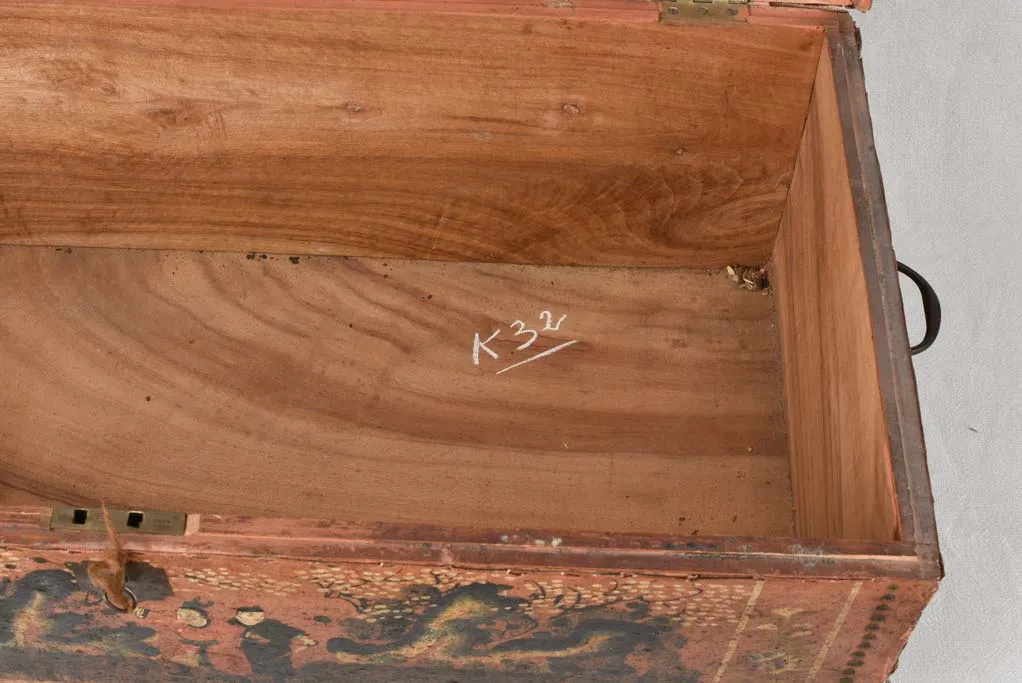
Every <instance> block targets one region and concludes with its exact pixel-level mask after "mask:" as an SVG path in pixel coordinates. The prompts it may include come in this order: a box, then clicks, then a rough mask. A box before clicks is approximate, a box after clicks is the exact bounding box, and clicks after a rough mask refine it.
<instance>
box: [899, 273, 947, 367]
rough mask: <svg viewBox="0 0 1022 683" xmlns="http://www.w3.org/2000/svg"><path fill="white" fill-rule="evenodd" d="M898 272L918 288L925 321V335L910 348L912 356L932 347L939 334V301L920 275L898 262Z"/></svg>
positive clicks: (935, 293)
mask: <svg viewBox="0 0 1022 683" xmlns="http://www.w3.org/2000/svg"><path fill="white" fill-rule="evenodd" d="M898 272H899V273H904V274H905V275H907V276H908V279H909V280H911V281H912V282H914V283H915V285H916V287H918V288H919V294H920V296H922V298H923V317H924V318H925V319H926V334H925V335H923V340H922V341H921V342H919V343H918V344H916V345H915V346H913V347H912V355H913V356H914V355H916V354H919V353H922V352H923V351H925V350H926V349H928V348H930V346H932V345H933V342H935V341H936V340H937V334H939V333H940V299H939V298H938V297H937V292H935V291H934V290H933V287H931V286H930V283H929V282H927V281H926V278H924V277H923V276H922V275H920V274H919V273H917V272H916V271H914V270H912V269H911V268H909V267H908V266H906V265H905V264H904V263H902V262H901V261H898Z"/></svg>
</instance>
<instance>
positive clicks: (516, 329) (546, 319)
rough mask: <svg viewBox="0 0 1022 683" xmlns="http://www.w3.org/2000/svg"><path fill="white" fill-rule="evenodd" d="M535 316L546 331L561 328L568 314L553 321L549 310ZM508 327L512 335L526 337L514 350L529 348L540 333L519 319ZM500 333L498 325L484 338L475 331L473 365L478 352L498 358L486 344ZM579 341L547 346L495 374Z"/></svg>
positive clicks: (548, 354) (477, 362)
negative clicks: (543, 349) (547, 347)
mask: <svg viewBox="0 0 1022 683" xmlns="http://www.w3.org/2000/svg"><path fill="white" fill-rule="evenodd" d="M537 317H538V318H539V319H540V320H541V321H542V322H543V329H542V331H543V332H547V331H553V332H557V331H559V330H560V329H561V324H562V323H563V322H564V321H565V319H567V317H568V315H567V314H564V315H561V317H560V318H558V319H557V322H554V316H553V314H552V313H551V312H550V311H541V312H540V314H539V316H537ZM508 327H510V328H511V334H512V335H513V336H515V337H527V339H526V340H525V341H523V342H522V343H521V344H519V345H518V346H517V347H515V351H524V350H525V349H527V348H529V347H530V346H532V345H533V344H534V343H536V340H537V339H539V336H540V333H539V332H537V331H536V330H534V329H532V328H530V327H527V326H526V324H525V323H524V322H523V321H521V320H515V321H514V322H512V323H510V324H509V325H508ZM500 333H501V328H499V327H498V328H497V329H496V330H494V331H493V333H492V334H491V335H490V336H489V337H487V338H486V339H483V338H482V337H480V336H479V333H478V332H476V333H475V338H474V339H473V341H472V364H473V365H479V358H480V352H485V353H486V354H487V355H488V356H489V357H490V358H492V359H493V360H500V354H498V353H497V352H496V351H494V350H493V349H491V348H490V347H489V346H488V344H490V343H492V342H493V341H494V340H495V339H496V338H497V337H498V336H500ZM579 341H580V340H578V339H572V340H571V341H567V342H564V343H562V344H558V345H557V346H554V347H552V348H549V349H547V350H546V351H542V352H540V353H537V354H536V355H534V356H530V357H529V358H526V359H524V360H520V361H518V362H517V363H512V364H511V365H508V366H507V367H505V368H502V369H500V370H497V372H496V374H498V375H502V374H504V373H505V372H507V371H508V370H512V369H514V368H517V367H520V366H522V365H525V364H527V363H532V362H533V361H537V360H539V359H540V358H546V357H547V356H552V355H553V354H555V353H557V352H558V351H561V350H563V349H566V348H568V347H569V346H572V345H573V344H577V343H579Z"/></svg>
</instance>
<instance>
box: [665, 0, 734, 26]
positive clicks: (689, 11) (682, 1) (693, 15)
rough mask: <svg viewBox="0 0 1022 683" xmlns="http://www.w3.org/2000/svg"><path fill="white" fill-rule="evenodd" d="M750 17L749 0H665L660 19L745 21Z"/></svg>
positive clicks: (670, 20) (666, 20)
mask: <svg viewBox="0 0 1022 683" xmlns="http://www.w3.org/2000/svg"><path fill="white" fill-rule="evenodd" d="M748 17H749V0H663V1H662V2H661V3H660V20H661V21H663V22H666V23H671V22H675V21H692V20H716V21H744V20H746V19H748Z"/></svg>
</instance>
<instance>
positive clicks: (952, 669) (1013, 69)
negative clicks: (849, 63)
mask: <svg viewBox="0 0 1022 683" xmlns="http://www.w3.org/2000/svg"><path fill="white" fill-rule="evenodd" d="M856 21H857V22H858V24H859V26H860V28H861V30H862V38H863V52H864V62H865V68H866V85H867V88H868V91H869V96H870V98H869V99H870V109H871V111H872V113H873V125H874V132H875V136H876V143H877V150H878V154H879V156H880V165H881V168H882V169H883V173H884V184H885V186H886V191H887V204H888V209H889V211H890V216H891V226H892V230H893V233H894V246H895V249H896V250H897V253H898V258H899V259H900V260H902V261H904V262H905V263H907V264H908V265H910V266H912V267H913V268H915V269H916V270H918V271H920V272H921V273H922V274H923V275H924V276H926V277H927V278H928V279H929V280H930V282H931V283H932V284H933V286H934V288H935V289H936V290H937V292H938V293H939V294H940V297H941V302H942V304H943V310H944V327H943V330H942V332H941V337H940V339H939V340H938V341H937V343H936V344H935V345H934V346H933V347H932V348H931V349H930V350H929V351H928V352H926V353H924V354H922V355H920V356H917V357H916V358H915V368H916V376H917V379H918V382H919V394H920V402H921V404H922V413H923V427H924V429H925V431H926V442H927V447H928V451H929V463H930V475H931V477H932V480H933V493H934V497H935V498H936V507H937V526H938V529H939V532H940V541H941V547H942V551H943V556H944V565H945V571H946V573H947V578H946V579H945V580H944V581H943V583H942V584H941V587H940V590H939V591H938V593H937V597H936V598H935V599H934V601H933V603H932V604H931V605H930V607H929V608H928V609H927V611H926V613H925V614H924V615H923V619H922V621H921V622H920V624H919V627H918V628H917V630H916V632H915V634H914V635H913V638H912V640H911V641H910V644H909V646H908V648H907V649H906V650H905V653H904V654H903V655H902V658H901V665H900V668H899V670H898V672H897V674H896V675H895V676H894V678H893V680H894V681H896V683H916V682H917V681H918V682H925V683H942V682H944V681H947V682H949V683H951V682H953V683H984V682H986V681H1012V682H1015V681H1022V0H875V2H874V9H873V10H872V11H871V12H869V13H867V14H864V15H863V14H859V15H857V16H856ZM902 291H903V293H904V295H905V301H906V308H908V309H909V311H908V315H909V329H910V334H914V336H913V339H915V340H918V339H919V338H921V335H922V320H921V313H920V307H919V303H918V295H916V294H915V291H914V288H913V287H912V285H911V284H910V283H907V282H906V281H904V280H903V288H902Z"/></svg>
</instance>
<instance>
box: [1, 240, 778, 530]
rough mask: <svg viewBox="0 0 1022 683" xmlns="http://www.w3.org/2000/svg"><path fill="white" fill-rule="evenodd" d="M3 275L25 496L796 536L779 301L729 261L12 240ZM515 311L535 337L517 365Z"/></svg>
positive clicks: (6, 473) (9, 419)
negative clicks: (623, 264)
mask: <svg viewBox="0 0 1022 683" xmlns="http://www.w3.org/2000/svg"><path fill="white" fill-rule="evenodd" d="M292 261H297V263H294V262H292ZM0 270H2V271H3V272H4V273H5V274H6V275H5V277H6V279H7V282H8V283H11V284H9V285H8V286H6V287H5V288H4V289H3V290H0V326H2V327H0V331H2V335H0V374H2V376H3V377H4V378H5V382H6V384H7V390H5V392H3V395H2V397H0V473H2V479H3V481H4V482H5V483H6V484H7V485H8V486H10V487H13V488H16V489H20V490H23V491H27V492H28V493H30V494H32V495H35V496H41V497H45V498H48V499H51V500H57V501H62V502H67V503H74V504H79V503H84V502H88V501H93V502H94V501H96V500H98V499H100V498H103V499H105V500H106V502H107V504H108V505H110V506H111V507H141V508H143V509H144V508H152V509H170V510H178V511H185V512H217V513H225V514H250V515H257V514H262V515H275V514H277V515H285V516H286V515H291V516H307V517H328V518H336V519H348V520H353V521H358V520H369V521H392V522H397V521H404V522H419V523H428V524H438V525H444V524H447V525H470V526H482V527H487V528H501V529H513V528H530V527H531V528H552V529H560V530H563V531H565V532H567V531H570V530H596V531H636V532H670V533H695V532H698V533H700V534H706V533H721V534H741V535H767V536H769V535H787V534H788V533H790V530H791V508H790V506H791V500H790V494H789V481H788V462H787V445H786V438H785V427H784V417H783V415H784V413H783V405H782V401H783V396H782V387H781V385H782V380H781V374H780V372H781V371H780V356H779V350H778V347H777V340H776V330H775V329H774V327H773V325H774V310H773V304H772V299H771V298H770V297H766V296H762V295H760V294H755V293H750V292H745V291H743V290H740V289H738V288H736V287H734V285H733V283H731V282H730V281H729V280H728V279H727V278H726V276H724V275H722V274H720V273H716V274H708V273H707V272H705V271H678V270H661V269H597V268H557V267H537V266H509V265H476V264H454V263H431V262H423V261H418V262H385V261H374V260H360V259H341V258H336V257H311V258H308V257H306V258H298V257H294V258H293V259H288V258H279V259H278V258H273V257H266V258H265V259H264V258H262V257H260V256H257V255H249V258H247V257H246V256H245V255H221V254H198V253H176V252H156V251H132V250H102V249H74V250H73V252H72V253H68V252H65V251H58V250H54V249H50V248H46V249H44V248H18V247H8V248H5V249H3V250H2V251H0ZM543 310H549V311H551V312H552V313H553V315H552V317H553V319H554V320H555V321H556V320H557V319H559V317H560V316H561V315H567V318H565V320H564V321H563V323H562V324H561V327H560V329H559V330H558V331H542V327H543V323H542V322H541V321H540V319H539V318H538V317H537V316H538V314H539V313H540V312H541V311H543ZM515 320H522V321H527V322H526V324H527V325H528V326H529V327H535V328H536V329H537V330H541V331H542V334H540V336H539V338H538V340H537V341H536V343H535V345H534V346H532V347H530V348H529V349H526V350H524V351H520V352H517V353H515V352H514V350H515V349H516V347H517V346H519V345H520V344H522V343H523V341H525V340H527V339H528V338H529V337H528V336H527V335H525V334H520V335H518V336H515V335H514V334H513V332H512V328H511V326H510V323H512V322H513V321H515ZM497 329H500V330H501V332H500V334H499V335H498V336H497V338H496V339H495V341H493V342H491V343H490V344H489V347H490V348H492V349H493V351H494V352H495V353H497V354H498V355H499V356H500V358H499V359H492V358H490V357H489V355H488V354H486V353H485V352H481V353H480V354H479V355H480V363H479V365H478V366H476V365H474V364H473V359H472V351H473V337H474V335H475V334H476V333H479V334H480V338H481V339H486V338H488V337H489V336H490V333H491V332H492V331H494V330H497ZM572 340H577V341H578V343H577V344H575V345H573V346H570V347H567V348H564V349H563V350H561V351H560V352H558V353H555V354H553V355H550V356H548V357H545V358H541V359H539V360H537V361H536V362H533V363H529V364H526V365H521V366H519V367H517V368H514V369H513V370H511V371H510V372H507V373H504V374H497V371H498V370H501V369H502V368H504V367H507V366H509V365H511V364H512V363H516V362H519V361H520V360H523V359H525V358H527V357H529V356H530V355H537V354H538V353H539V352H540V351H547V350H549V349H551V348H554V347H556V346H558V345H560V344H563V343H565V342H567V341H572Z"/></svg>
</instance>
